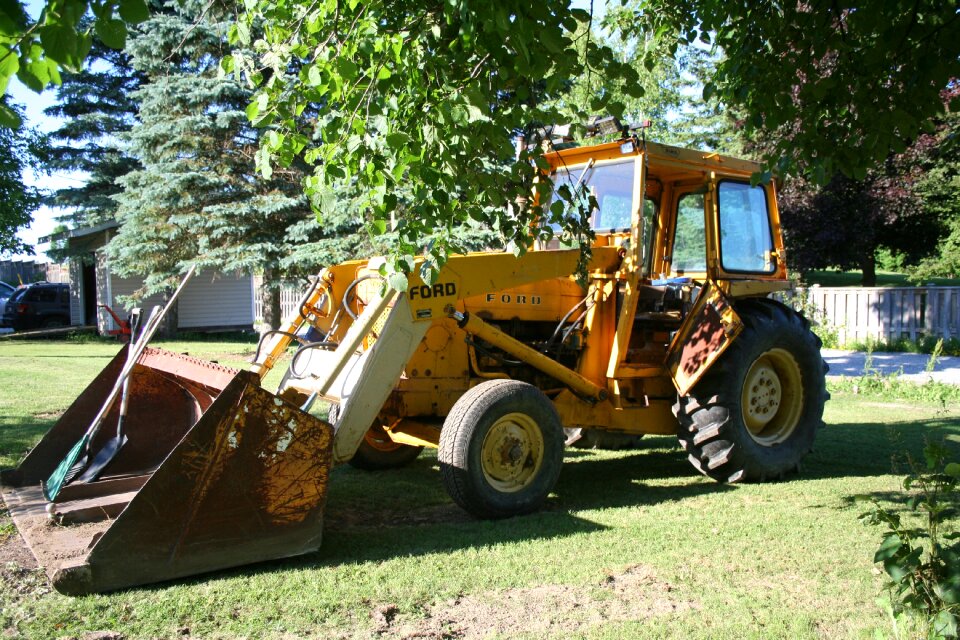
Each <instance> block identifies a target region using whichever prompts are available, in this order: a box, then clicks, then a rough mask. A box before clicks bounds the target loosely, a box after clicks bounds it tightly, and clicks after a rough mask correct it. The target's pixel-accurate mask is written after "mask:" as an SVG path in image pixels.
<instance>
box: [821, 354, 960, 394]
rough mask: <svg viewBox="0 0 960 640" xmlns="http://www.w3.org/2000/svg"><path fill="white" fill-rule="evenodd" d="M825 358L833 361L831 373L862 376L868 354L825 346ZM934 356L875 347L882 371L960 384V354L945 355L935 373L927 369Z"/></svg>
mask: <svg viewBox="0 0 960 640" xmlns="http://www.w3.org/2000/svg"><path fill="white" fill-rule="evenodd" d="M821 353H822V354H823V359H824V360H826V362H827V364H829V365H830V372H829V373H828V374H827V375H828V376H860V375H863V368H864V366H865V364H866V360H867V354H865V353H863V352H862V351H842V350H840V349H824V350H823V351H822V352H821ZM929 360H930V356H928V355H924V354H919V353H887V352H880V351H875V352H874V353H873V360H872V363H871V366H872V368H873V369H875V370H878V371H880V372H881V373H885V374H888V373H897V372H900V371H902V377H903V378H904V379H905V380H912V381H915V382H925V381H927V380H929V379H931V378H932V379H934V380H937V381H939V382H945V383H947V384H956V385H960V357H956V356H952V357H951V356H941V357H940V358H939V359H938V361H937V363H936V366H935V367H934V370H933V372H932V373H927V371H926V369H927V362H929Z"/></svg>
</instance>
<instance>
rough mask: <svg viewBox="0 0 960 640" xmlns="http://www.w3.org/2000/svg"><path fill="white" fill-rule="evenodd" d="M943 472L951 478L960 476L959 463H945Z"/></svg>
mask: <svg viewBox="0 0 960 640" xmlns="http://www.w3.org/2000/svg"><path fill="white" fill-rule="evenodd" d="M943 472H944V473H946V474H947V475H948V476H950V477H951V478H960V464H958V463H956V462H950V463H947V466H945V467H944V468H943Z"/></svg>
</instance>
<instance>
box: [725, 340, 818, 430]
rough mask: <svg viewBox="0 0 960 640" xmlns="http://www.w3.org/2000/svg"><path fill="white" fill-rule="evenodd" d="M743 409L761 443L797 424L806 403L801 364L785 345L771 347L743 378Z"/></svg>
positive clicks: (746, 421)
mask: <svg viewBox="0 0 960 640" xmlns="http://www.w3.org/2000/svg"><path fill="white" fill-rule="evenodd" d="M740 406H741V413H742V415H743V422H744V424H745V425H746V427H747V430H748V431H749V433H750V437H752V438H753V439H754V440H755V441H756V442H757V443H759V444H762V445H764V446H772V445H775V444H777V443H779V442H782V441H784V440H786V439H787V438H788V437H789V436H790V434H791V433H793V430H794V429H795V428H796V426H797V423H798V422H799V420H800V413H801V409H802V407H803V387H802V380H801V377H800V367H799V365H798V364H797V361H796V360H795V359H794V358H793V356H792V355H791V354H790V353H789V352H788V351H786V350H784V349H771V350H770V351H767V352H766V353H764V354H763V355H761V356H760V357H759V358H757V359H756V360H755V361H754V363H753V364H752V365H751V366H750V369H749V371H747V375H746V377H745V378H744V381H743V391H742V392H741V397H740Z"/></svg>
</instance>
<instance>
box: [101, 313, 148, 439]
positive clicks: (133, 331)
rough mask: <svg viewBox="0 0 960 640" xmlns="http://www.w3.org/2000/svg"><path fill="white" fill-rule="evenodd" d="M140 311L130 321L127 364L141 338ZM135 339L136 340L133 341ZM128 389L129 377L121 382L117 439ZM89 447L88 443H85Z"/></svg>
mask: <svg viewBox="0 0 960 640" xmlns="http://www.w3.org/2000/svg"><path fill="white" fill-rule="evenodd" d="M141 313H142V311H141V310H140V309H134V310H133V316H132V317H131V319H130V338H131V339H132V342H131V343H130V344H129V345H128V346H127V361H128V362H129V360H130V356H131V355H132V353H133V350H134V349H135V348H136V346H137V344H138V343H139V342H140V339H141V338H142V337H143V335H142V334H141V336H140V338H137V330H138V329H139V328H140V314H141ZM134 338H136V339H134ZM129 388H130V376H127V378H126V379H125V380H124V381H123V390H122V391H121V392H120V417H119V418H118V419H117V437H118V438H119V437H120V436H121V435H123V421H124V419H125V418H126V417H127V404H128V402H127V399H128V398H129V395H128V394H127V390H128V389H129ZM87 446H88V447H89V446H90V444H89V442H88V443H87Z"/></svg>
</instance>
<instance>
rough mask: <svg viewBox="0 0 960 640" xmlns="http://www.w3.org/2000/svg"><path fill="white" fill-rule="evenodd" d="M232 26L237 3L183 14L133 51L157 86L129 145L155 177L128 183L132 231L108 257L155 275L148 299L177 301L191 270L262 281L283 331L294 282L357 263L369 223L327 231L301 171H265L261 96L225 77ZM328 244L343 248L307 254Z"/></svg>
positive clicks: (330, 224) (163, 21) (150, 87)
mask: <svg viewBox="0 0 960 640" xmlns="http://www.w3.org/2000/svg"><path fill="white" fill-rule="evenodd" d="M229 17H230V13H229V7H227V6H226V5H221V4H212V5H211V4H208V3H203V5H201V4H200V3H197V2H186V3H182V4H175V5H174V4H171V5H170V11H168V12H166V13H162V14H155V15H154V16H153V17H151V19H150V20H148V21H147V22H145V23H143V24H142V25H141V27H140V34H139V35H137V36H136V37H134V38H133V39H131V40H130V41H129V43H128V47H127V52H128V53H129V54H130V55H131V56H132V61H133V66H134V68H135V69H136V70H137V71H139V72H140V73H143V74H145V75H146V77H147V82H146V83H145V84H144V85H143V86H142V87H141V88H140V89H139V90H138V91H136V92H135V93H134V94H133V96H134V98H135V99H136V100H138V101H139V104H140V108H139V116H138V117H139V123H138V124H137V125H136V126H135V127H134V128H133V129H132V131H131V132H130V134H129V136H128V139H129V144H130V152H131V154H132V155H133V156H134V157H136V158H137V159H138V160H139V161H140V162H141V163H142V165H143V168H142V169H140V170H137V171H133V172H130V173H128V174H127V175H125V176H124V177H122V178H121V179H120V181H119V182H120V184H121V185H122V187H123V191H122V193H120V194H119V195H117V196H116V201H117V203H118V205H119V206H118V209H117V219H118V220H119V221H120V222H121V227H120V231H119V232H118V234H117V236H115V237H114V239H113V240H112V241H111V242H110V245H109V246H108V256H109V259H110V263H111V265H112V267H113V269H114V270H115V271H116V272H117V273H119V274H121V275H132V274H136V275H142V276H145V285H144V287H143V289H142V291H141V292H140V293H142V294H145V295H149V294H151V293H154V292H167V291H169V290H170V288H171V287H172V285H173V283H174V282H175V280H176V275H177V274H178V273H181V272H183V271H185V270H186V266H185V265H187V264H189V263H194V262H196V263H197V264H198V266H199V267H201V268H215V269H218V270H221V271H238V270H239V271H245V272H250V271H260V272H262V273H263V277H264V283H265V288H266V293H265V296H266V298H265V300H264V302H265V308H266V309H268V313H267V314H266V315H267V318H265V320H266V321H267V323H268V324H270V325H271V326H276V325H277V324H278V323H279V320H280V319H279V297H278V295H277V293H276V292H277V288H278V287H279V286H280V285H281V283H282V282H283V280H284V279H285V278H289V277H291V276H293V275H296V274H297V273H298V272H300V271H302V270H307V271H313V270H315V269H316V268H317V267H318V266H320V265H322V264H326V263H329V262H330V261H333V260H338V259H341V258H342V257H344V256H345V255H349V253H350V251H349V249H347V248H345V247H344V240H343V236H345V235H349V232H351V231H354V230H355V229H356V227H357V224H356V222H355V221H354V220H353V219H352V213H351V212H349V211H347V212H344V213H343V215H342V216H338V217H337V218H336V219H328V220H325V221H324V224H323V225H321V224H320V223H319V222H317V221H316V220H315V218H314V216H313V213H312V212H311V210H310V206H309V203H308V201H307V200H306V199H305V198H304V196H303V195H302V189H301V186H300V185H301V182H302V177H303V173H302V171H300V170H298V169H297V168H296V166H294V167H293V168H290V169H286V170H283V171H276V172H273V173H272V174H271V175H269V176H266V177H264V176H258V175H257V174H256V173H255V163H254V155H255V153H256V151H257V149H258V145H259V136H260V135H261V130H257V129H254V128H252V127H251V126H250V124H249V122H248V120H247V117H246V114H245V112H244V109H245V107H246V105H247V104H248V103H249V102H250V96H251V94H250V91H249V90H248V89H247V88H246V87H245V86H243V85H241V84H240V83H239V82H238V81H237V80H236V79H235V78H231V77H221V75H222V74H219V73H218V68H219V67H218V65H219V60H220V58H221V57H222V55H223V54H224V52H225V47H226V45H225V44H224V43H225V39H226V34H227V28H228V23H227V20H228V19H229ZM333 217H334V216H331V218H333ZM323 238H327V239H328V240H329V239H331V238H332V241H328V242H325V243H324V242H319V243H317V244H316V245H315V246H312V247H311V248H310V250H309V251H307V250H305V246H306V245H307V244H308V243H313V242H316V241H318V240H321V239H323ZM346 244H347V245H349V240H348V241H347V242H346ZM270 309H272V312H271V311H269V310H270ZM171 324H173V323H172V322H171ZM173 326H176V325H175V324H174V325H173Z"/></svg>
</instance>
